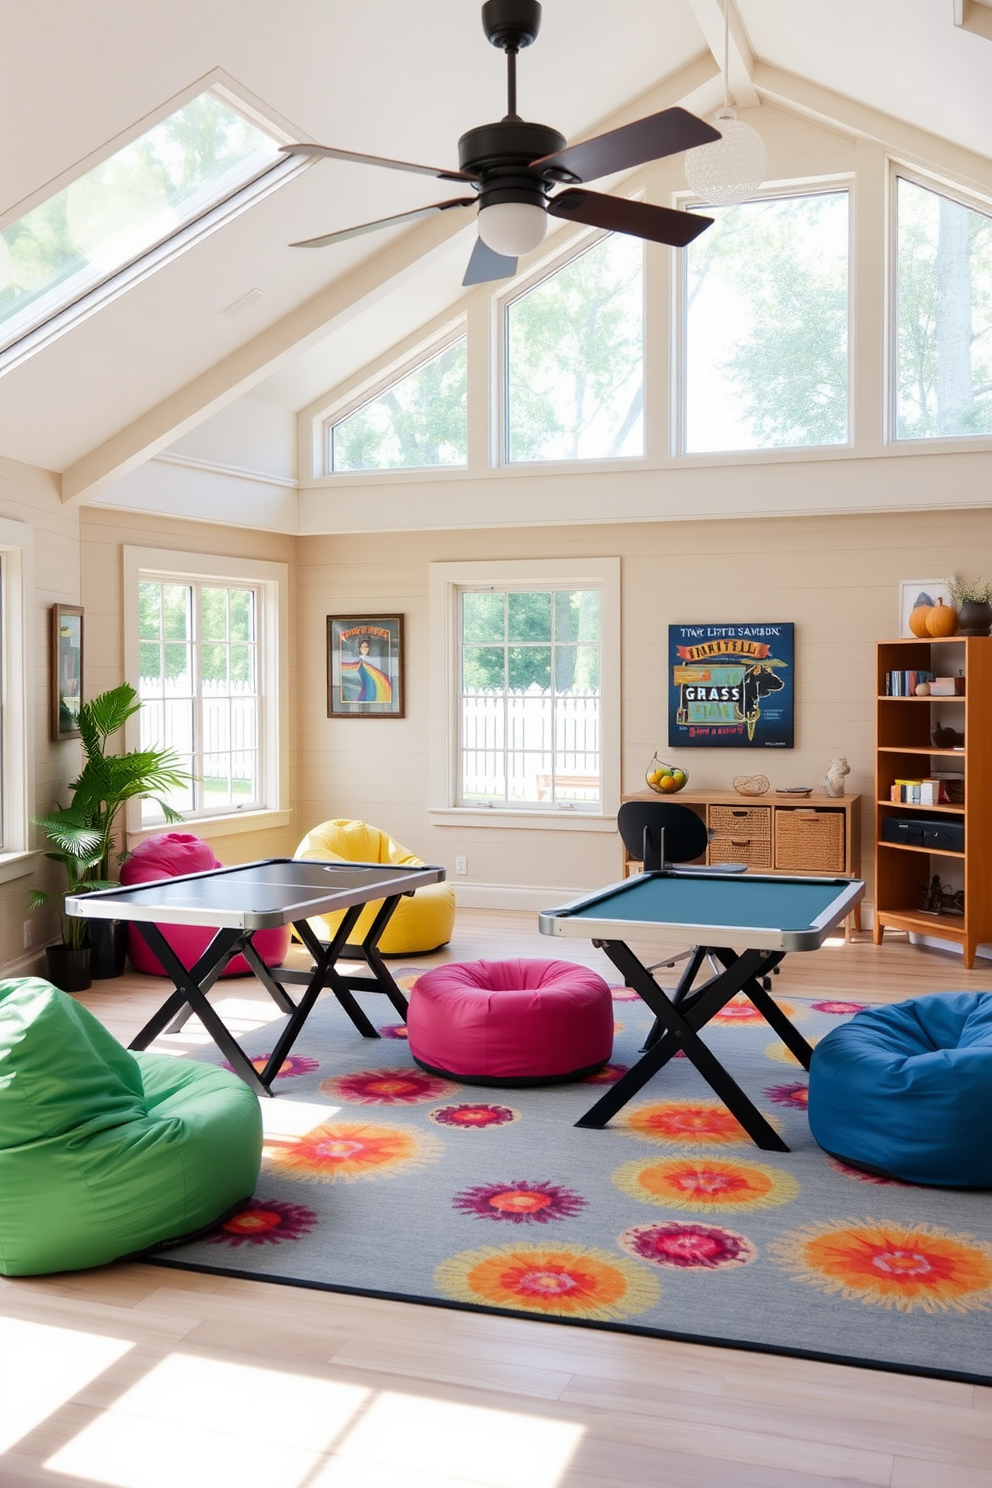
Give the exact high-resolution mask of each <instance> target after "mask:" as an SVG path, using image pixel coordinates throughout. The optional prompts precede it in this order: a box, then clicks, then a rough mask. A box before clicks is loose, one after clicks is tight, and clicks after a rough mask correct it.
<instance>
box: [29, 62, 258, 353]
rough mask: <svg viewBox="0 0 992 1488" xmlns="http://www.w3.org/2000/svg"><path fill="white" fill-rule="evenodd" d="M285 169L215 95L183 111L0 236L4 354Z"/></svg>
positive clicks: (245, 122)
mask: <svg viewBox="0 0 992 1488" xmlns="http://www.w3.org/2000/svg"><path fill="white" fill-rule="evenodd" d="M281 159H282V157H281V156H280V155H279V142H278V140H276V139H275V138H274V137H273V136H271V135H269V134H266V133H265V132H264V131H263V130H262V129H260V128H259V127H258V125H256V124H254V123H252V122H251V121H250V120H249V119H247V118H246V117H245V116H244V115H243V114H240V113H238V112H236V110H235V109H234V108H232V107H231V106H230V105H229V104H228V103H227V102H226V101H225V100H223V99H221V98H220V97H218V95H217V94H216V93H213V92H206V93H200V94H199V95H198V96H197V97H196V98H193V99H191V100H190V102H189V103H185V104H184V105H183V106H182V108H180V109H177V110H176V112H175V113H174V114H170V115H169V117H168V118H166V119H163V120H162V121H161V122H160V123H159V124H156V125H155V126H154V128H153V129H149V130H148V131H147V133H146V134H142V135H140V136H139V137H138V138H137V139H135V140H132V141H131V143H130V144H128V145H125V146H124V148H123V149H121V150H118V151H117V152H116V154H114V155H111V156H109V157H108V158H107V159H106V160H104V161H102V162H101V163H100V164H99V165H98V166H95V167H94V168H93V169H92V170H89V171H87V172H86V174H85V175H83V176H79V177H78V178H77V179H76V180H75V181H73V182H72V183H71V184H70V185H68V186H66V187H65V188H64V189H63V190H62V191H59V192H57V193H56V194H55V196H51V197H49V198H48V200H47V201H44V202H41V203H40V205H39V206H36V207H34V208H32V210H31V211H30V212H28V213H26V214H25V216H23V217H21V218H19V219H18V220H17V221H16V222H12V223H11V224H10V225H9V226H8V227H6V228H4V230H3V232H2V233H0V349H3V348H4V347H7V346H10V345H11V344H12V343H13V342H15V341H17V340H19V339H20V338H21V337H22V336H24V335H25V334H27V332H28V331H31V330H33V329H34V328H35V327H37V326H40V325H42V324H44V322H45V321H47V320H49V319H50V318H51V317H52V316H53V315H55V314H57V313H58V312H59V311H60V310H63V309H65V308H66V307H67V306H69V305H71V304H73V303H74V302H75V301H77V300H79V299H80V298H81V297H82V296H83V295H85V294H87V293H89V291H90V290H93V289H95V288H96V287H97V286H98V285H100V284H104V283H106V282H107V280H108V279H111V278H112V277H113V276H114V275H115V274H117V273H118V272H119V271H120V270H121V269H124V268H126V267H127V266H128V265H130V264H133V263H135V261H136V260H138V259H140V258H141V257H142V256H143V255H144V254H146V253H148V252H149V251H150V250H151V249H153V248H156V247H158V246H159V245H160V244H162V243H164V242H166V241H167V240H168V239H169V238H171V237H173V236H174V235H175V234H176V233H177V232H179V231H180V230H181V229H182V228H184V227H187V226H188V225H189V224H190V223H192V222H194V221H195V220H196V219H197V218H198V217H202V216H203V214H204V213H205V212H207V211H209V210H210V209H211V208H213V207H216V206H218V205H219V204H220V203H221V202H223V201H225V200H226V199H227V198H228V197H230V196H232V195H233V194H234V193H235V192H236V191H238V190H239V189H240V188H241V187H243V186H245V185H247V184H248V183H249V182H250V181H253V180H254V179H256V178H257V177H258V176H259V175H261V174H262V173H263V172H265V171H267V170H269V169H270V168H271V167H272V166H273V165H275V164H276V163H277V162H278V161H279V160H281Z"/></svg>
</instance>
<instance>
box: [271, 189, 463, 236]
mask: <svg viewBox="0 0 992 1488" xmlns="http://www.w3.org/2000/svg"><path fill="white" fill-rule="evenodd" d="M475 205H476V199H475V197H474V196H460V197H455V198H454V200H452V201H443V202H434V203H433V205H432V206H429V207H417V208H415V210H414V211H412V212H397V213H396V214H395V216H393V217H378V218H377V219H376V220H375V222H362V223H361V224H360V225H359V226H358V227H343V228H342V229H341V230H340V232H332V233H324V235H323V237H320V238H304V239H303V240H302V241H301V242H299V243H290V245H289V246H290V248H326V247H327V245H328V244H329V243H343V242H344V241H345V239H346V238H360V237H361V235H362V234H363V233H370V232H378V231H379V229H380V227H398V226H399V224H400V223H401V222H416V221H417V219H418V217H430V216H432V215H433V214H434V213H435V212H448V211H450V210H451V208H452V207H474V206H475Z"/></svg>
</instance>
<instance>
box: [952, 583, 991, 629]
mask: <svg viewBox="0 0 992 1488" xmlns="http://www.w3.org/2000/svg"><path fill="white" fill-rule="evenodd" d="M947 592H948V594H949V595H950V597H951V600H952V602H953V604H954V606H955V608H956V610H957V612H958V634H959V635H966V636H987V635H989V634H990V632H992V582H990V581H989V580H988V579H962V578H959V577H958V575H957V574H955V575H954V577H953V578H951V579H948V580H947Z"/></svg>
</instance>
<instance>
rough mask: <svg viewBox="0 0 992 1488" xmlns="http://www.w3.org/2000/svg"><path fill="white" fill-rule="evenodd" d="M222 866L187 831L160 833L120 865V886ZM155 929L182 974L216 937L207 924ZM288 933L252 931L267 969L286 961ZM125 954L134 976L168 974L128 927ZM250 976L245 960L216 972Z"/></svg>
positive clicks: (287, 930)
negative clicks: (175, 956)
mask: <svg viewBox="0 0 992 1488" xmlns="http://www.w3.org/2000/svg"><path fill="white" fill-rule="evenodd" d="M223 866H224V865H223V863H221V862H219V861H218V860H217V858H215V857H214V852H213V848H212V847H211V846H210V844H209V843H208V842H204V841H203V839H202V837H194V836H193V835H192V833H190V832H163V833H161V834H160V835H159V836H157V837H146V838H145V840H144V842H140V843H139V844H138V846H137V847H136V848H135V850H134V852H133V853H132V854H131V856H130V857H129V858H128V859H126V861H125V862H124V863H123V864H122V865H121V883H122V884H141V883H152V882H153V881H154V880H155V879H158V878H179V877H180V876H181V875H182V874H184V873H205V872H206V871H207V869H208V868H223ZM158 928H159V929H160V930H161V932H162V934H163V935H164V936H165V938H166V940H167V941H168V942H169V945H170V946H171V947H172V949H173V950H174V951H175V953H176V955H177V956H178V957H179V959H180V961H181V962H182V963H183V965H184V966H185V967H186V970H187V971H188V970H189V969H190V967H191V966H192V965H193V964H194V963H195V962H196V961H198V960H199V958H200V957H201V956H202V955H203V952H204V951H205V950H206V949H207V946H208V945H209V944H210V942H211V940H213V938H214V935H215V933H216V932H215V931H214V930H213V929H211V927H210V926H209V925H159V927H158ZM290 933H291V932H290V928H289V926H288V925H286V926H280V927H279V928H278V929H275V930H257V931H256V932H255V938H254V946H255V949H256V951H257V952H258V954H259V956H260V957H261V958H262V960H263V961H264V962H265V964H266V966H279V965H281V964H282V962H283V961H284V960H285V958H286V952H287V951H288V950H289V937H290ZM127 953H128V957H129V958H130V961H131V965H132V966H133V967H134V969H135V971H140V972H143V973H144V975H145V976H167V975H168V973H167V972H166V970H165V967H164V966H163V965H162V963H161V961H160V960H159V959H158V957H157V956H156V955H155V953H154V952H153V951H152V949H151V947H150V946H149V945H148V943H147V942H146V941H145V940H144V938H143V937H142V935H141V932H140V930H138V928H137V927H136V926H135V925H133V924H132V925H130V926H129V928H128V943H127ZM251 975H252V970H251V967H250V966H249V965H248V962H247V961H246V960H245V958H244V956H234V957H233V958H232V959H231V960H230V961H229V962H228V964H227V965H226V966H225V968H224V970H223V971H222V972H221V976H226V977H228V976H251Z"/></svg>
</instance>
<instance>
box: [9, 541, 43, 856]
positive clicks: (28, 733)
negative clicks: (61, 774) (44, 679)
mask: <svg viewBox="0 0 992 1488" xmlns="http://www.w3.org/2000/svg"><path fill="white" fill-rule="evenodd" d="M34 538H35V534H34V528H33V527H31V526H30V525H29V524H28V523H27V522H16V521H12V520H11V519H10V518H8V517H0V565H2V576H3V586H4V597H3V607H4V613H5V618H6V621H7V623H6V625H5V626H4V627H3V640H2V646H3V663H2V687H3V693H2V702H3V715H4V729H3V782H4V787H3V789H4V802H3V805H4V838H5V847H6V853H5V855H4V858H3V871H2V872H0V882H2V881H3V879H4V878H14V877H19V876H20V874H21V872H22V869H21V864H22V863H27V867H26V868H24V869H23V872H30V871H31V869H32V868H33V866H34V864H33V861H31V860H30V859H31V849H32V848H33V846H34V827H33V824H32V820H31V817H32V815H33V812H34V810H35V770H34V761H35V755H36V753H37V750H36V748H35V741H34V738H33V734H32V726H33V721H34V719H35V717H36V710H35V707H34V695H33V680H34V629H35V615H36V613H37V611H36V608H35V605H36V597H35V585H34Z"/></svg>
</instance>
